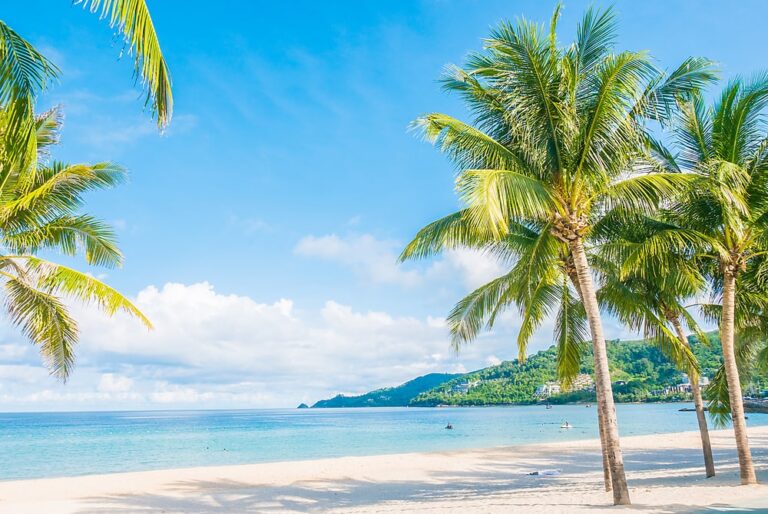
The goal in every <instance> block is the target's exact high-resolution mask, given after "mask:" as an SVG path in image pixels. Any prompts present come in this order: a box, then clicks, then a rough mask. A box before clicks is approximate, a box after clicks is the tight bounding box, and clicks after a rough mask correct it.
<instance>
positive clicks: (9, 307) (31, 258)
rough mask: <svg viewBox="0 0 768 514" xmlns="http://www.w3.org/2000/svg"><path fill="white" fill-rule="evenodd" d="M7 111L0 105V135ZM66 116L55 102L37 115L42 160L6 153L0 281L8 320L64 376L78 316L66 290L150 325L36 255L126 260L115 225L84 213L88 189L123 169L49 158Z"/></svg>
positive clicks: (98, 285)
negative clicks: (26, 162)
mask: <svg viewBox="0 0 768 514" xmlns="http://www.w3.org/2000/svg"><path fill="white" fill-rule="evenodd" d="M9 123H10V117H9V115H8V112H7V111H0V135H4V134H5V132H6V130H7V127H8V124H9ZM60 123H61V119H60V116H59V114H58V112H57V111H56V110H53V111H50V112H48V113H45V114H44V115H42V116H40V117H37V118H36V119H35V125H34V126H35V137H36V148H37V151H38V157H39V160H36V161H35V162H34V163H33V164H34V165H33V166H32V167H27V168H21V167H20V162H19V161H13V160H12V159H11V158H10V156H9V155H7V154H6V155H3V156H2V159H0V167H2V169H3V176H2V182H0V245H1V247H2V248H3V252H2V253H0V283H1V284H2V294H3V295H4V296H5V308H6V311H7V314H8V316H9V318H10V320H11V321H12V322H13V323H14V324H15V325H17V326H19V327H20V328H21V330H22V332H23V333H24V335H26V336H27V337H28V338H29V339H30V340H31V342H32V343H34V344H35V345H37V346H39V348H40V353H41V355H42V356H43V359H44V361H45V362H46V364H47V365H48V366H49V369H50V370H51V372H52V374H54V375H55V376H57V377H59V378H61V379H62V380H65V379H66V378H67V377H68V376H69V374H70V372H71V370H72V366H73V364H74V345H75V343H76V342H77V339H78V327H77V323H76V321H75V320H74V319H72V317H71V316H70V314H69V309H68V307H67V304H66V303H65V300H66V299H67V298H69V299H72V300H75V301H80V302H83V303H86V304H95V305H96V306H97V307H99V308H101V309H102V310H104V311H105V312H106V313H107V314H109V315H111V314H114V313H115V312H117V311H124V312H126V313H128V314H129V315H132V316H134V317H136V318H138V319H139V320H141V321H142V322H143V323H144V324H145V325H146V326H148V327H151V324H150V322H149V320H148V319H147V318H146V317H145V316H144V315H143V314H142V313H141V312H140V311H139V310H138V309H137V308H136V307H135V306H134V305H133V304H132V303H131V302H130V301H129V300H128V299H126V298H125V297H123V296H122V295H121V294H120V293H118V292H117V291H115V290H114V289H112V288H111V287H109V286H108V285H106V284H105V283H103V282H101V281H100V280H97V279H96V278H94V277H92V276H91V275H89V274H86V273H83V272H80V271H77V270H74V269H72V268H69V267H66V266H62V265H60V264H56V263H54V262H51V261H49V260H45V259H43V258H41V257H39V256H38V255H37V254H38V253H39V252H40V251H42V250H46V251H51V250H54V251H59V252H61V253H63V254H65V255H83V257H84V258H85V261H86V262H87V263H88V264H91V265H99V266H107V267H114V266H118V265H120V264H121V262H122V254H121V253H120V250H119V249H118V247H117V245H116V243H115V237H114V233H113V232H112V229H111V228H110V227H109V226H108V225H107V224H105V223H104V222H102V221H101V220H99V219H97V218H94V217H93V216H90V215H87V214H82V213H80V212H79V207H80V206H81V205H82V201H83V194H84V193H86V192H88V191H91V190H96V189H103V188H108V187H112V186H114V185H116V184H118V183H119V182H120V181H121V180H122V179H123V178H124V176H125V172H124V170H123V169H122V168H120V167H119V166H116V165H114V164H112V163H108V162H103V163H97V164H66V163H61V162H58V161H49V159H48V152H49V150H50V147H51V145H53V144H55V143H56V142H57V141H58V137H57V134H58V131H59V127H60Z"/></svg>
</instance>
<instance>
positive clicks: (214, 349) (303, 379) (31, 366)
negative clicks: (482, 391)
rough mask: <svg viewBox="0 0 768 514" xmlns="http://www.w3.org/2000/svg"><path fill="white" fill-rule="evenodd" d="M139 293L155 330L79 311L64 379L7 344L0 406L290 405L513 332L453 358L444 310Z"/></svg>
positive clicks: (433, 367)
mask: <svg viewBox="0 0 768 514" xmlns="http://www.w3.org/2000/svg"><path fill="white" fill-rule="evenodd" d="M135 301H136V303H137V305H138V306H139V308H141V309H142V310H143V311H144V312H145V313H146V314H147V315H148V316H149V318H150V319H151V320H152V322H153V324H154V325H155V329H154V330H152V331H148V330H147V329H146V328H144V327H143V326H142V325H141V324H140V323H138V322H137V321H136V320H134V319H131V318H129V317H127V316H124V315H117V316H115V317H113V318H111V319H107V318H105V317H104V316H103V315H101V314H100V313H99V312H97V311H94V310H91V309H76V312H75V314H76V316H77V318H78V319H79V320H80V327H81V331H82V340H81V343H80V345H79V347H78V357H79V361H78V362H79V366H78V368H77V369H76V370H75V374H74V376H73V377H72V380H71V381H70V382H69V383H67V384H66V385H62V384H59V383H57V382H56V381H55V380H54V379H53V378H51V377H49V376H48V375H47V373H46V371H45V369H44V368H42V367H41V366H40V365H39V361H38V358H37V357H36V356H35V355H34V352H33V351H28V350H29V348H28V347H29V344H28V343H23V342H16V343H9V344H7V345H3V348H4V349H5V350H4V352H3V355H4V356H5V359H3V360H2V361H0V384H3V385H4V387H0V408H6V409H8V408H10V409H18V408H43V407H45V408H81V409H82V408H141V407H147V406H151V405H152V404H156V405H158V406H183V407H206V408H210V407H268V406H291V405H293V404H297V403H299V402H312V401H315V400H317V399H320V398H323V397H326V396H328V395H332V394H336V393H338V392H346V393H359V392H363V391H366V390H369V389H372V388H375V387H383V386H387V385H393V384H396V383H399V382H402V381H405V380H408V379H411V378H413V377H415V376H417V375H421V374H424V373H429V372H435V371H441V372H445V371H464V370H467V369H475V368H479V367H482V366H484V365H486V362H487V361H488V359H489V356H491V355H497V354H508V353H509V352H506V353H505V351H504V347H507V346H508V341H509V339H508V338H504V337H498V338H497V337H493V336H492V337H490V338H484V341H483V344H478V345H473V346H470V347H468V348H467V350H466V351H464V352H462V354H461V355H460V356H456V355H455V354H454V353H453V352H452V351H451V350H450V347H449V344H448V336H447V329H446V327H445V323H444V321H443V320H442V319H439V318H433V317H425V318H416V317H408V316H393V315H391V314H389V313H386V312H376V311H369V312H361V311H356V310H355V309H353V308H352V307H350V306H347V305H342V304H339V303H337V302H334V301H327V302H326V303H325V304H324V305H323V306H322V308H320V309H318V310H317V311H300V310H297V309H296V308H295V306H294V304H293V302H292V301H290V300H287V299H280V300H277V301H275V302H273V303H259V302H256V301H254V300H253V299H252V298H250V297H248V296H241V295H231V294H220V293H218V292H216V291H215V290H214V288H213V286H211V285H210V284H208V283H198V284H191V285H184V284H166V285H164V286H163V287H161V288H157V287H153V286H150V287H147V288H145V289H144V290H142V291H141V292H140V293H139V294H138V296H137V297H136V299H135ZM6 347H8V348H6ZM9 348H10V349H9ZM28 354H29V355H28ZM17 359H22V360H23V362H24V363H21V362H15V360H17Z"/></svg>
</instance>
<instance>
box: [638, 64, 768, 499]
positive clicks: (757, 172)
mask: <svg viewBox="0 0 768 514" xmlns="http://www.w3.org/2000/svg"><path fill="white" fill-rule="evenodd" d="M681 107H682V108H681V110H680V114H679V116H678V119H677V122H676V123H675V124H674V130H673V134H674V143H676V145H677V147H678V148H679V150H680V155H679V156H673V155H671V154H669V159H668V166H669V168H670V169H672V170H675V169H678V170H686V171H687V172H688V173H687V174H688V175H691V176H693V177H695V180H694V181H693V182H692V183H691V187H690V189H689V191H688V193H687V194H686V195H684V196H683V197H682V198H680V199H679V201H678V202H677V203H675V204H674V205H673V207H672V208H671V209H670V210H669V212H668V213H667V215H666V217H667V218H668V219H669V220H670V221H671V222H672V223H674V224H675V226H674V227H670V228H669V229H667V230H664V231H660V232H659V233H658V234H656V235H655V236H654V237H652V238H649V239H648V240H647V241H646V242H645V243H644V244H642V245H639V247H638V248H637V251H636V252H634V258H635V259H638V260H641V259H643V258H646V257H648V256H658V255H662V254H663V253H664V252H667V251H669V249H670V248H679V249H680V250H681V251H683V250H688V251H689V250H690V249H691V248H694V247H695V248H699V249H701V248H704V250H700V251H699V252H698V253H697V255H696V258H697V264H698V265H699V266H701V267H702V269H705V270H706V271H707V272H708V274H709V276H710V279H711V280H710V281H711V288H712V291H713V292H714V294H715V295H716V296H717V297H718V299H719V300H720V303H721V305H722V306H721V309H720V316H719V318H720V319H719V322H720V338H721V342H722V346H723V361H724V362H723V366H724V372H725V376H726V380H727V386H728V396H729V403H730V409H731V418H732V422H733V428H734V432H735V435H736V447H737V451H738V455H739V469H740V475H741V482H742V483H743V484H754V483H756V482H757V478H756V476H755V470H754V466H753V464H752V455H751V452H750V449H749V441H748V438H747V432H746V428H747V427H746V422H745V419H744V406H743V402H742V391H741V382H740V377H739V368H738V359H737V355H736V345H735V341H736V332H735V329H736V328H737V327H738V326H739V319H737V318H738V317H739V316H737V314H738V312H739V310H740V309H739V305H738V304H737V302H738V301H739V300H740V295H739V291H738V290H737V289H738V287H737V286H738V285H739V284H740V283H743V281H742V280H740V279H741V278H742V277H743V276H744V273H745V272H746V271H748V270H749V268H750V267H752V266H755V267H761V266H763V265H764V264H765V256H766V254H767V253H768V195H766V193H768V191H767V190H766V185H768V124H766V119H765V114H766V112H765V111H766V107H768V76H766V75H758V76H757V77H755V78H754V79H753V80H749V81H747V80H744V79H742V78H737V79H735V80H733V81H731V82H730V83H729V84H728V85H727V86H726V87H725V88H724V89H723V92H722V94H721V95H720V98H719V100H718V101H717V102H716V103H715V104H714V105H713V106H707V105H706V104H705V102H704V99H703V97H702V95H701V94H699V93H696V94H692V95H691V96H690V98H688V99H687V100H685V101H683V102H682V103H681ZM764 269H766V268H764ZM763 290H764V289H763ZM747 292H748V291H747V290H744V295H742V296H741V300H740V301H742V302H745V303H744V305H743V306H742V311H744V310H745V308H746V307H748V306H749V303H750V302H749V301H748V300H747V297H746V294H747ZM756 294H757V295H758V296H764V293H762V292H757V293H756ZM753 296H754V295H753ZM761 302H763V303H764V301H763V300H761Z"/></svg>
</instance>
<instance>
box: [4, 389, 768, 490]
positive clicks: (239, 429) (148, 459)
mask: <svg viewBox="0 0 768 514" xmlns="http://www.w3.org/2000/svg"><path fill="white" fill-rule="evenodd" d="M689 406H690V405H689V404H681V403H675V404H642V405H634V404H633V405H618V406H617V410H618V417H619V427H620V430H621V434H622V435H638V434H653V433H659V432H678V431H684V430H696V429H697V426H696V416H695V413H693V412H679V409H680V408H681V407H689ZM566 420H567V421H568V422H569V423H570V424H571V425H573V427H574V428H572V429H570V430H562V429H561V428H560V425H561V424H562V423H563V422H564V421H566ZM449 422H450V423H451V424H453V426H454V430H445V428H444V427H445V425H446V424H447V423H449ZM749 423H750V424H753V425H766V424H768V415H766V414H752V415H750V419H749ZM596 437H597V425H596V411H595V407H594V406H592V407H586V406H584V405H563V406H560V405H557V406H554V407H553V408H552V409H545V408H544V407H543V406H525V407H484V408H437V409H419V408H377V409H302V410H298V409H279V410H234V411H151V412H77V413H71V412H67V413H13V414H10V413H7V414H0V455H2V456H3V466H2V467H0V479H2V480H12V479H22V478H37V477H52V476H70V475H87V474H94V473H114V472H120V471H140V470H150V469H163V468H178V467H189V466H210V465H226V464H246V463H256V462H270V461H284V460H300V459H317V458H323V457H338V456H348V455H376V454H386V453H401V452H415V451H438V450H452V449H460V448H481V447H491V446H501V445H520V444H528V443H537V442H548V441H562V440H573V439H585V438H596Z"/></svg>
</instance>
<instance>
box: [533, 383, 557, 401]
mask: <svg viewBox="0 0 768 514" xmlns="http://www.w3.org/2000/svg"><path fill="white" fill-rule="evenodd" d="M556 394H560V384H558V383H557V382H546V383H545V384H543V385H541V386H539V387H538V388H536V393H535V395H536V396H537V397H538V398H549V397H550V396H554V395H556Z"/></svg>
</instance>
